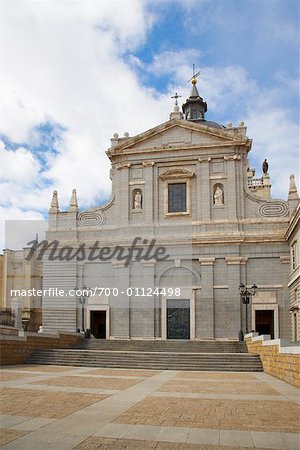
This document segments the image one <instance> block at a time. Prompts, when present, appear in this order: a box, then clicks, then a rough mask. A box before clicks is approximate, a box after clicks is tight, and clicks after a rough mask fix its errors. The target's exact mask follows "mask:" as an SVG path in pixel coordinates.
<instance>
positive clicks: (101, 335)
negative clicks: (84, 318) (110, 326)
mask: <svg viewBox="0 0 300 450" xmlns="http://www.w3.org/2000/svg"><path fill="white" fill-rule="evenodd" d="M91 333H92V335H93V336H94V337H95V338H96V339H106V311H91Z"/></svg>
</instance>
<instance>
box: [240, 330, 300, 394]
mask: <svg viewBox="0 0 300 450" xmlns="http://www.w3.org/2000/svg"><path fill="white" fill-rule="evenodd" d="M245 340H246V344H247V348H248V351H249V353H256V354H258V355H259V356H260V359H261V362H262V365H263V368H264V372H266V373H269V374H270V375H273V376H274V377H277V378H280V379H281V380H283V381H286V382H287V383H290V384H293V385H294V386H298V387H300V345H297V344H292V343H285V342H283V341H282V339H271V338H270V336H268V335H261V336H259V335H258V333H249V334H246V335H245Z"/></svg>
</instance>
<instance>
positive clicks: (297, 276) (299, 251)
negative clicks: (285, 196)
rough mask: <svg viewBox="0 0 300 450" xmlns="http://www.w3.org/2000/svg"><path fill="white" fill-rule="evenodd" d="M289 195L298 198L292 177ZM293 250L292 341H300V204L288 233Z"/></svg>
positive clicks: (290, 280)
mask: <svg viewBox="0 0 300 450" xmlns="http://www.w3.org/2000/svg"><path fill="white" fill-rule="evenodd" d="M289 197H290V198H291V199H296V200H298V195H297V190H296V189H295V183H294V181H293V179H292V182H291V185H290V192H289ZM286 237H287V240H288V242H289V245H290V252H291V258H290V259H291V261H290V267H291V273H290V278H289V283H288V287H289V289H290V317H291V338H292V341H300V204H299V203H298V207H297V208H296V210H295V212H294V214H293V215H292V218H291V221H290V226H289V227H288V230H287V233H286Z"/></svg>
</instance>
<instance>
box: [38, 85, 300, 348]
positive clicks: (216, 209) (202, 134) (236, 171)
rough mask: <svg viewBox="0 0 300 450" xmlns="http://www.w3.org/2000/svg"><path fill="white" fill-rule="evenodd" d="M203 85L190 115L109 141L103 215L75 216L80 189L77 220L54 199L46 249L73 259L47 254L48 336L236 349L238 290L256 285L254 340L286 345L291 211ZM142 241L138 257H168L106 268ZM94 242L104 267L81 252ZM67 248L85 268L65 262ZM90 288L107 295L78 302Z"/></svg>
mask: <svg viewBox="0 0 300 450" xmlns="http://www.w3.org/2000/svg"><path fill="white" fill-rule="evenodd" d="M196 83H197V80H196V79H195V78H193V79H192V90H191V93H190V96H189V98H188V99H187V100H186V102H185V103H184V105H183V107H182V112H181V111H180V110H179V106H178V105H177V102H176V105H175V108H174V111H173V112H172V113H171V114H170V118H169V120H168V121H167V122H165V123H162V124H159V125H158V126H156V127H154V128H152V129H150V130H147V131H145V132H143V133H140V134H138V135H136V136H133V137H130V136H129V135H128V133H125V134H124V136H123V137H119V136H118V134H115V135H114V136H113V138H112V139H111V147H110V148H109V149H108V151H107V156H108V158H109V159H110V161H111V171H110V177H111V181H112V195H111V200H110V201H109V202H108V203H107V204H106V205H101V206H97V207H95V208H91V209H89V210H86V211H79V209H78V203H77V197H76V191H75V190H74V191H73V193H72V198H71V202H70V207H69V210H68V211H60V210H59V204H58V195H57V192H54V194H53V199H52V202H51V208H50V212H49V229H48V232H47V239H48V242H50V241H53V240H57V241H58V242H59V248H60V249H61V251H62V253H61V255H63V253H64V252H65V254H66V255H67V257H66V258H63V260H59V259H54V260H53V258H52V260H51V257H49V255H50V256H51V251H50V250H51V249H50V248H49V249H48V250H47V251H46V253H45V255H44V261H43V289H44V290H48V293H47V294H46V295H44V297H43V329H44V331H47V332H53V331H56V330H69V331H75V330H76V329H78V328H84V329H86V328H90V329H91V330H92V332H93V334H94V335H95V336H96V337H98V338H107V339H129V338H130V339H162V340H165V339H191V340H202V339H238V336H239V331H240V330H243V331H245V326H246V325H245V324H246V317H245V307H244V305H243V304H241V299H240V294H239V285H240V284H244V285H246V286H251V285H252V284H253V283H255V284H256V285H257V286H258V290H257V293H256V295H255V296H254V297H252V301H251V303H250V307H249V308H248V314H249V317H248V321H249V324H250V325H249V329H250V330H256V331H258V332H260V333H267V334H271V335H272V337H275V338H277V337H279V336H280V337H285V338H289V337H290V333H291V330H290V313H289V288H288V280H289V274H290V270H289V269H290V256H289V254H290V250H289V245H288V243H287V240H286V232H287V228H288V226H289V221H290V216H291V214H292V212H293V210H294V208H295V206H296V203H295V200H294V199H292V200H288V201H283V200H275V199H272V198H271V185H270V177H269V174H268V171H267V170H265V169H264V173H263V175H262V177H260V178H255V172H254V171H253V169H251V168H250V165H249V161H248V154H249V152H250V150H251V145H252V141H251V139H249V138H248V137H247V135H246V127H245V125H244V123H243V122H241V123H240V124H239V125H238V126H237V127H234V126H232V124H230V123H229V124H228V125H227V126H223V125H221V124H219V123H216V122H212V121H209V120H207V119H206V117H205V114H206V111H207V104H206V102H205V101H204V100H203V99H202V98H201V97H200V95H199V92H198V89H197V86H196ZM263 158H264V155H262V159H263ZM137 237H139V238H140V240H138V241H136V246H135V247H136V249H135V250H134V251H133V254H134V255H135V256H137V255H138V252H139V251H140V252H141V251H142V250H143V251H146V249H147V248H148V246H149V243H150V241H152V240H155V243H153V242H154V241H153V242H152V244H151V245H152V247H153V251H154V250H157V249H159V247H163V248H164V249H165V253H164V255H167V258H152V259H143V260H137V258H133V259H132V260H131V261H130V264H127V262H126V261H124V260H120V258H116V257H115V256H114V257H113V258H112V259H111V258H109V257H107V258H105V255H107V254H108V253H109V251H110V249H116V247H117V246H119V247H124V248H126V249H128V248H130V246H131V245H132V242H134V240H135V238H137ZM95 243H96V247H97V248H100V249H102V256H103V257H102V260H99V258H97V257H95V253H94V254H93V257H92V258H89V259H87V258H86V257H82V252H81V253H80V249H82V248H83V247H82V246H85V248H87V247H90V248H94V246H95ZM103 247H105V248H106V250H105V249H103ZM68 249H69V250H68ZM71 249H78V251H79V253H78V255H81V257H77V259H76V258H73V259H72V258H69V257H68V256H70V252H71ZM114 255H116V252H115V253H114ZM60 259H62V258H60ZM159 259H160V260H159ZM82 286H87V287H89V288H91V289H92V290H93V289H95V288H96V287H98V288H107V289H106V291H102V292H100V291H99V292H97V294H96V295H94V291H91V292H89V293H88V294H89V295H85V293H83V295H81V294H82V293H80V292H77V295H74V292H71V291H70V290H72V289H74V287H77V288H79V289H81V288H82ZM57 288H59V289H61V290H62V292H64V295H63V296H61V295H58V292H57V290H56V291H55V289H57ZM135 288H140V291H138V290H136V289H135ZM142 288H145V289H146V291H145V290H144V291H143V290H141V289H142ZM164 288H165V290H164ZM168 288H169V290H168ZM176 288H178V289H179V290H177V291H175V289H176ZM113 289H114V290H113ZM144 294H145V295H144Z"/></svg>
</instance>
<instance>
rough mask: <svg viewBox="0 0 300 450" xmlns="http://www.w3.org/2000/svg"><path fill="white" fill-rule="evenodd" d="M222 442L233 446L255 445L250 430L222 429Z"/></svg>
mask: <svg viewBox="0 0 300 450" xmlns="http://www.w3.org/2000/svg"><path fill="white" fill-rule="evenodd" d="M220 444H221V445H224V446H231V447H236V446H240V447H241V446H242V447H253V441H252V438H251V435H250V433H249V432H248V431H236V430H235V431H231V430H221V431H220Z"/></svg>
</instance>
